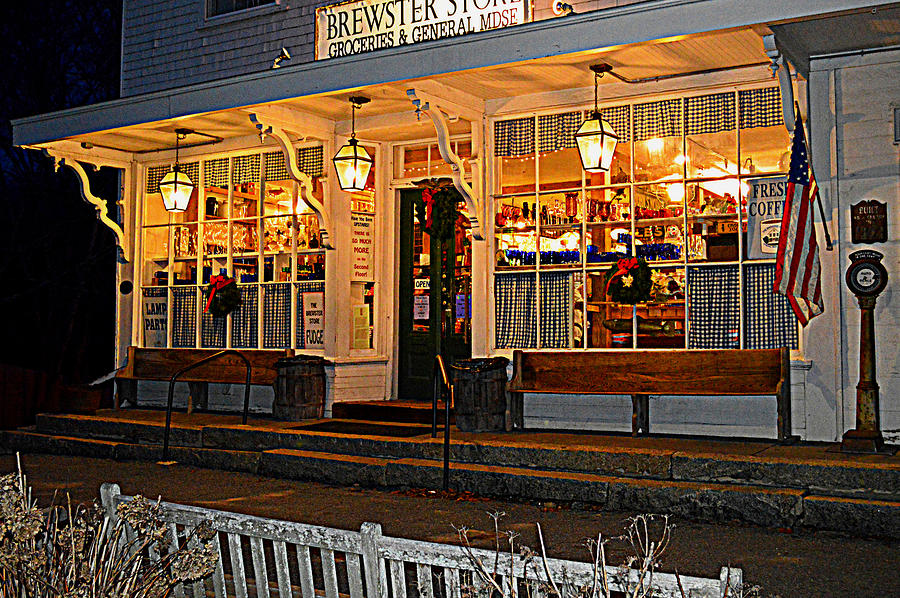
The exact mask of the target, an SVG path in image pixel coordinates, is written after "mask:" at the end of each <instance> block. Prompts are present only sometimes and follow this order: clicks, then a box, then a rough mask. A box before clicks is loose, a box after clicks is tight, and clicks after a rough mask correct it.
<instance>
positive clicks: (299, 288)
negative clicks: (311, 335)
mask: <svg viewBox="0 0 900 598" xmlns="http://www.w3.org/2000/svg"><path fill="white" fill-rule="evenodd" d="M294 286H295V287H296V293H297V348H298V349H305V348H306V331H305V330H304V328H303V293H324V292H325V282H324V281H321V280H311V281H304V282H298V283H297V284H296V285H294Z"/></svg>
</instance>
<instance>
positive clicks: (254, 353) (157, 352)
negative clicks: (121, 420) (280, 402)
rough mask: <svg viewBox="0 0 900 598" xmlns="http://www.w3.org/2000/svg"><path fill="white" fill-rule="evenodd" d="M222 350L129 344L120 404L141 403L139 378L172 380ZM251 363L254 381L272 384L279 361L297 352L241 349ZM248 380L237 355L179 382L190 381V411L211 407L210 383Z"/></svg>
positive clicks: (119, 387) (121, 376) (120, 377)
mask: <svg viewBox="0 0 900 598" xmlns="http://www.w3.org/2000/svg"><path fill="white" fill-rule="evenodd" d="M221 350H222V349H151V348H143V347H128V360H127V362H126V364H125V367H123V368H122V369H120V370H119V371H118V372H117V373H116V387H117V397H116V406H118V405H120V404H122V403H124V402H126V401H127V402H130V403H131V404H133V405H136V404H137V381H138V380H162V381H166V382H168V381H169V380H170V379H171V378H172V376H173V375H174V374H175V373H176V372H178V371H179V370H180V369H182V368H184V367H187V366H189V365H191V364H193V363H196V362H197V361H200V360H201V359H203V358H205V357H209V356H210V355H213V354H214V353H217V352H219V351H221ZM238 351H240V352H241V354H242V355H243V356H244V357H246V358H247V361H249V362H250V383H251V384H255V385H261V386H272V385H273V384H275V379H276V378H277V377H278V371H277V370H276V368H275V362H276V361H278V360H279V359H281V358H283V357H290V356H292V355H293V354H294V352H293V350H291V349H276V350H259V349H238ZM246 380H247V370H246V367H245V365H244V362H243V361H241V359H240V358H239V357H238V356H236V355H223V356H222V357H220V358H218V359H215V360H213V361H211V362H209V363H206V364H204V365H202V366H200V367H198V368H197V369H194V370H191V371H189V372H186V373H185V374H184V375H182V376H179V378H178V381H179V382H182V381H184V382H187V383H188V387H189V388H190V398H189V402H188V410H189V411H190V410H192V409H193V406H194V405H197V406H198V407H200V408H202V409H205V408H206V407H207V400H208V389H209V383H210V382H214V383H219V384H241V385H243V384H244V383H245V382H246Z"/></svg>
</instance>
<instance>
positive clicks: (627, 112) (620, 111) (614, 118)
mask: <svg viewBox="0 0 900 598" xmlns="http://www.w3.org/2000/svg"><path fill="white" fill-rule="evenodd" d="M600 117H601V118H602V119H603V120H605V121H606V122H608V123H609V125H610V126H611V127H612V129H613V131H615V132H616V135H618V136H619V141H631V106H612V107H610V108H601V109H600Z"/></svg>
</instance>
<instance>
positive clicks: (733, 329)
mask: <svg viewBox="0 0 900 598" xmlns="http://www.w3.org/2000/svg"><path fill="white" fill-rule="evenodd" d="M688 273H689V282H688V290H689V295H688V298H689V308H688V311H689V314H690V327H689V329H690V335H689V339H688V347H689V348H691V349H738V348H740V342H739V341H740V339H739V338H738V328H739V326H740V303H739V282H738V267H737V266H711V267H705V268H690V269H689V270H688Z"/></svg>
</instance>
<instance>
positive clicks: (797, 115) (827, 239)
mask: <svg viewBox="0 0 900 598" xmlns="http://www.w3.org/2000/svg"><path fill="white" fill-rule="evenodd" d="M798 124H799V125H800V126H801V127H802V126H804V125H803V120H802V119H801V118H800V102H798V101H797V100H794V128H795V129H796V127H797V125H798ZM803 134H804V136H805V137H806V153H807V155H808V156H809V174H810V176H811V177H812V178H813V180H815V181H816V205H817V206H819V217H820V218H821V220H822V230H824V231H825V249H827V250H828V251H832V249H833V248H834V246H833V245H832V243H831V235H829V234H828V223H827V222H826V221H825V209H824V208H822V198H821V197H820V196H819V180H818V179H817V178H816V177H815V174H814V173H813V165H812V143H811V141H810V138H809V135H806V132H805V131H803Z"/></svg>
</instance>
